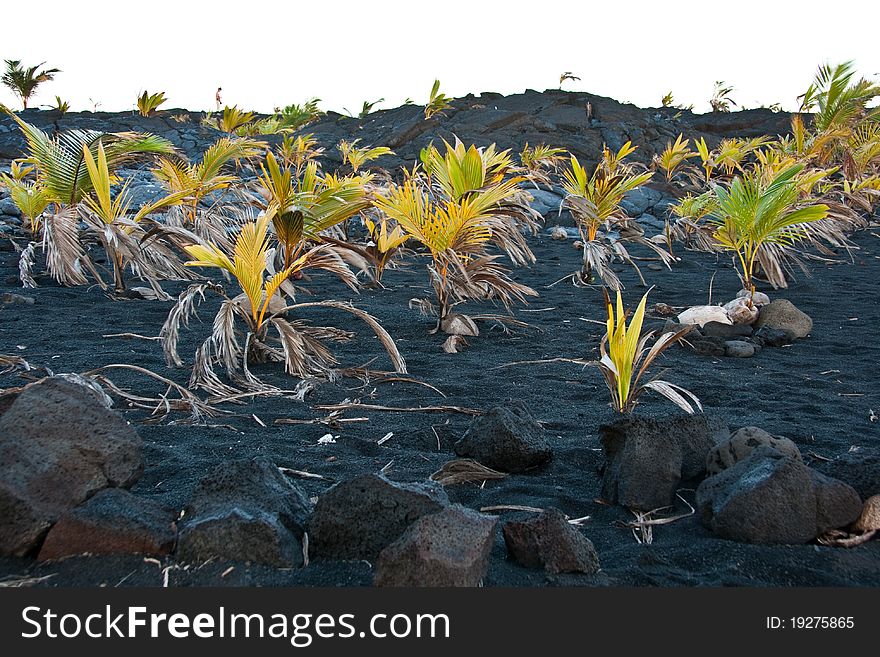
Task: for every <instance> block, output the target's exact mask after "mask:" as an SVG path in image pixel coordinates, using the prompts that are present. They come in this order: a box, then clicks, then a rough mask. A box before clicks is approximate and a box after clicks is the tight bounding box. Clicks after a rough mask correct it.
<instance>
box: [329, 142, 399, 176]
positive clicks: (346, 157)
mask: <svg viewBox="0 0 880 657" xmlns="http://www.w3.org/2000/svg"><path fill="white" fill-rule="evenodd" d="M359 141H360V139H355V140H353V141H348V140H346V139H343V140H341V141H340V142H339V144H338V145H337V146H336V148H337V149H338V150H339V153H340V154H341V155H342V163H343V164H347V165H349V166H350V167H351V170H352V171H353V172H354V173H357V172H358V171H359V170H360V168H361V167H362V166H364V164H366V163H367V162H372V161H373V160H377V159H379V158H380V157H383V156H384V155H394V151H392V150H391V149H390V148H388V147H387V146H375V147H373V148H370V147H369V146H358V142H359Z"/></svg>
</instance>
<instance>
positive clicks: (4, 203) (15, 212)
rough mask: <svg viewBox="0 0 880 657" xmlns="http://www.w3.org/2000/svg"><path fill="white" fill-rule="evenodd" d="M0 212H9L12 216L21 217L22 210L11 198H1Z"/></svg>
mask: <svg viewBox="0 0 880 657" xmlns="http://www.w3.org/2000/svg"><path fill="white" fill-rule="evenodd" d="M0 214H8V215H9V216H10V217H20V216H21V210H19V209H18V206H17V205H16V204H15V201H13V200H12V199H11V198H4V199H0Z"/></svg>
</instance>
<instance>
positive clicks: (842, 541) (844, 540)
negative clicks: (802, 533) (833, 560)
mask: <svg viewBox="0 0 880 657" xmlns="http://www.w3.org/2000/svg"><path fill="white" fill-rule="evenodd" d="M875 536H880V529H874V530H871V531H869V532H865V533H864V534H850V533H848V532H844V531H840V530H838V529H832V530H831V531H829V532H827V533H825V534H822V536H820V537H819V538H818V539H816V540H817V541H819V543H821V544H822V545H827V546H829V547H855V546H857V545H862V544H863V543H867V542H868V541H870V540H872V539H873V538H874V537H875Z"/></svg>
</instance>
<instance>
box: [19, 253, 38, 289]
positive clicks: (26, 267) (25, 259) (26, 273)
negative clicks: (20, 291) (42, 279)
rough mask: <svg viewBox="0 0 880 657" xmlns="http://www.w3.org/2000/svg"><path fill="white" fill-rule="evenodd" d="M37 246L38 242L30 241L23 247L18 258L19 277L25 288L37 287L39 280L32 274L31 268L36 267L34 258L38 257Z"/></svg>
mask: <svg viewBox="0 0 880 657" xmlns="http://www.w3.org/2000/svg"><path fill="white" fill-rule="evenodd" d="M36 246H37V244H36V242H31V243H29V244H28V245H27V246H26V247H25V248H24V249H22V252H21V255H20V256H19V258H18V279H19V280H20V281H21V286H22V287H25V288H28V287H37V282H36V281H35V280H34V277H33V275H32V274H31V270H32V269H33V267H34V259H35V258H36Z"/></svg>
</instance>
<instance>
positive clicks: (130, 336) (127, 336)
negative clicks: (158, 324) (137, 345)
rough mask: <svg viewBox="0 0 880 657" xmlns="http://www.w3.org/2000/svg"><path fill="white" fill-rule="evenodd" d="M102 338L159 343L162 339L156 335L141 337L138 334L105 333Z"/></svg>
mask: <svg viewBox="0 0 880 657" xmlns="http://www.w3.org/2000/svg"><path fill="white" fill-rule="evenodd" d="M101 337H102V338H136V339H138V340H152V341H155V342H159V341H160V340H161V339H162V338H160V337H159V336H158V335H152V336H151V335H141V334H139V333H105V334H104V335H102V336H101Z"/></svg>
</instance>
